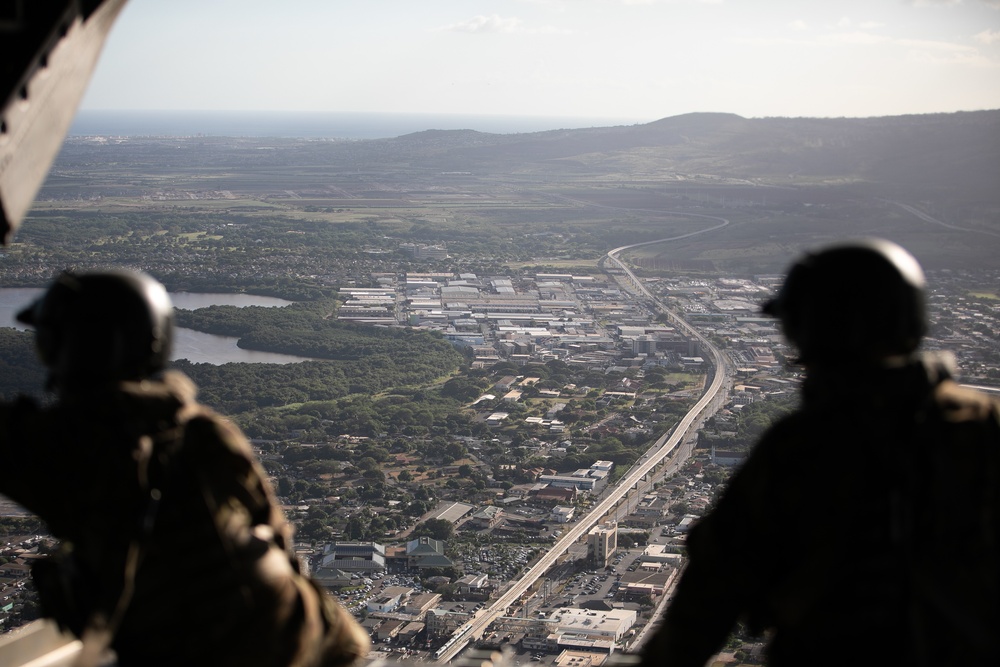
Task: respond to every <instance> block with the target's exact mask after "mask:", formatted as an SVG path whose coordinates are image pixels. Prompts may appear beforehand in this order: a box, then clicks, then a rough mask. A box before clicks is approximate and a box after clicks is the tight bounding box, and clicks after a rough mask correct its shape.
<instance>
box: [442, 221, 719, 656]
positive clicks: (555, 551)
mask: <svg viewBox="0 0 1000 667" xmlns="http://www.w3.org/2000/svg"><path fill="white" fill-rule="evenodd" d="M699 217H708V218H710V217H712V216H699ZM713 219H715V220H718V221H719V223H720V224H718V225H715V226H713V227H711V228H708V229H704V230H701V231H699V232H691V233H688V234H684V235H682V236H676V237H672V238H670V239H660V240H658V241H647V242H645V243H637V244H634V245H628V246H621V247H619V248H615V249H614V250H612V251H610V252H609V253H608V254H607V256H606V260H607V261H609V262H611V263H613V264H614V265H615V266H616V267H618V268H620V269H621V270H622V271H623V273H624V275H625V277H626V280H627V281H628V283H629V285H628V286H629V288H630V289H631V290H632V291H634V292H636V293H638V294H639V295H641V296H642V297H645V298H646V299H649V300H650V301H651V302H652V303H653V304H654V306H655V308H656V309H658V310H660V311H661V312H665V313H667V314H668V315H669V317H670V319H671V322H672V323H673V324H675V325H677V326H678V327H679V328H681V329H682V330H683V331H684V332H685V333H687V334H688V335H690V336H692V337H694V338H696V339H697V340H698V341H699V342H700V343H701V345H702V349H703V350H704V351H705V352H707V353H708V355H709V356H710V358H711V362H712V374H711V380H710V381H709V382H708V384H707V387H706V389H705V392H704V393H703V394H702V396H701V398H699V399H698V402H697V403H695V405H694V407H692V408H691V410H689V411H688V413H687V414H686V415H684V417H683V418H682V419H681V420H680V422H679V423H678V424H677V426H676V427H675V428H673V429H671V430H670V431H668V432H667V433H665V434H663V435H662V436H660V437H659V438H658V439H657V440H656V442H655V443H654V444H653V445H652V446H651V447H650V448H649V450H648V451H647V452H646V454H645V455H644V456H643V457H642V458H641V459H640V460H639V461H638V462H636V463H635V465H633V466H632V468H631V469H630V470H629V471H628V472H627V473H626V474H625V475H624V476H622V478H621V479H620V480H619V482H618V484H617V485H615V486H614V487H613V488H611V489H609V490H608V491H607V492H606V493H605V494H604V496H603V497H602V498H601V500H599V501H598V503H597V504H596V505H595V506H594V507H593V508H592V509H591V510H590V512H588V513H587V514H586V515H585V516H584V517H582V518H581V519H580V520H578V521H576V522H575V523H574V524H571V525H569V526H567V528H566V529H564V534H563V536H562V537H561V538H560V539H559V540H558V541H557V542H556V543H555V544H554V545H553V547H552V548H551V549H549V550H548V551H547V552H546V553H545V554H543V555H542V556H541V557H539V559H538V560H537V561H535V563H534V564H532V565H531V566H530V567H529V568H528V569H527V570H525V571H524V572H523V573H522V575H521V577H520V578H519V579H515V580H514V581H512V582H510V583H509V584H508V585H507V587H506V588H505V589H503V590H502V592H501V594H500V596H499V597H498V598H497V599H496V600H495V601H494V602H493V604H491V605H490V606H489V607H485V608H483V609H481V610H480V611H479V612H477V613H476V615H475V616H474V617H473V618H472V619H471V620H469V621H467V622H466V623H465V624H463V625H462V626H461V627H460V628H458V630H456V631H455V633H454V634H453V635H452V636H451V638H450V639H449V640H448V642H447V643H446V644H445V645H444V646H442V647H441V648H440V649H438V650H437V652H435V654H434V659H435V660H436V661H437V662H439V663H442V664H443V663H446V662H449V661H451V660H452V659H453V658H455V657H456V656H457V655H458V654H459V653H460V652H461V651H462V650H463V649H464V648H465V647H466V646H468V645H469V643H470V642H473V641H475V640H478V639H480V638H481V637H482V636H483V634H484V632H485V631H486V628H487V627H489V625H490V624H491V623H493V621H495V620H496V618H497V617H498V616H504V615H507V610H508V609H509V608H510V607H512V606H514V605H515V604H516V603H517V602H518V601H519V600H520V599H521V597H522V596H523V595H524V594H525V593H526V592H527V591H528V590H529V589H530V588H532V586H534V584H535V583H536V582H537V581H538V580H539V579H540V578H542V577H543V576H544V575H545V573H546V572H547V571H548V570H549V568H551V567H552V566H553V565H555V564H556V561H557V560H558V559H559V557H561V556H562V555H563V554H565V553H566V551H567V550H568V549H569V548H570V546H572V545H573V544H574V543H575V542H577V541H578V540H581V539H584V538H585V536H586V535H587V533H588V532H589V531H590V529H591V528H593V527H594V526H595V525H597V524H598V523H600V522H601V521H602V520H603V519H604V518H605V517H606V516H607V515H609V514H612V513H614V512H615V511H616V510H617V506H618V503H619V502H620V501H621V500H622V499H623V498H626V497H627V494H628V493H629V491H631V490H632V489H633V488H635V489H637V490H639V489H640V488H641V486H640V484H641V483H643V482H646V483H647V484H649V483H651V479H650V480H647V479H646V476H647V475H649V474H650V473H651V472H653V471H654V469H655V468H656V467H657V466H659V465H660V464H661V463H663V462H664V461H665V460H666V459H667V458H668V457H671V456H672V455H673V454H674V453H675V452H679V451H680V445H681V443H683V442H684V439H685V438H686V437H687V435H688V432H689V431H691V430H693V429H694V428H695V427H696V425H699V424H700V420H701V419H703V418H704V416H706V415H708V414H710V413H711V412H712V411H713V410H714V408H716V407H717V406H718V405H720V404H721V402H722V401H723V400H724V398H725V396H726V392H725V391H723V390H724V389H725V388H726V387H727V386H728V383H729V381H730V378H731V375H732V365H731V364H730V363H729V360H728V359H727V358H726V356H725V355H723V354H722V353H721V352H720V351H719V350H718V348H716V347H715V346H714V345H713V344H712V343H711V341H709V340H708V339H707V338H705V337H704V336H703V335H702V334H700V333H699V332H698V331H697V330H696V329H695V328H694V327H692V326H691V325H690V324H688V323H687V322H685V321H684V320H683V319H682V318H681V316H680V315H679V314H677V313H676V312H674V311H671V310H669V309H668V308H666V307H665V306H664V305H663V304H661V303H660V302H659V301H658V300H657V299H656V298H655V297H654V296H653V295H652V294H651V293H650V292H649V290H647V289H646V287H645V285H643V284H642V282H641V281H640V280H639V279H638V278H637V277H636V276H635V274H634V273H632V270H631V269H629V268H628V266H626V265H625V263H624V262H622V261H621V260H620V259H619V258H618V255H619V254H620V253H621V252H623V251H625V250H628V249H630V248H635V247H638V246H643V245H649V244H651V243H662V242H666V241H672V240H676V239H681V238H687V237H689V236H693V235H695V234H703V233H705V232H709V231H712V230H715V229H719V228H721V227H725V226H726V225H728V224H729V221H728V220H725V219H723V218H713Z"/></svg>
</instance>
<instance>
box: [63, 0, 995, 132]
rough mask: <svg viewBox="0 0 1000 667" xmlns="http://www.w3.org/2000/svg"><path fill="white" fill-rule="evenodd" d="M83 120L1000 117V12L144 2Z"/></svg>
mask: <svg viewBox="0 0 1000 667" xmlns="http://www.w3.org/2000/svg"><path fill="white" fill-rule="evenodd" d="M81 108H83V109H91V110H104V109H117V110H133V109H145V110H254V111H334V112H404V113H437V114H485V115H517V116H553V117H556V116H563V117H587V118H602V119H619V120H622V121H634V122H646V121H651V120H656V119H659V118H665V117H668V116H675V115H679V114H684V113H689V112H699V111H714V112H728V113H735V114H739V115H741V116H745V117H766V116H811V117H841V116H847V117H870V116H887V115H898V114H919V113H936V112H952V111H972V110H978V109H997V108H1000V0H835V1H834V0H808V1H807V0H493V1H485V0H423V1H417V0H363V1H354V0H268V1H267V2H264V1H263V0H129V2H128V4H127V5H126V7H125V9H124V11H123V12H122V14H121V16H120V17H119V19H118V22H117V24H116V25H115V27H114V29H113V31H112V34H111V36H110V38H109V39H108V42H107V44H106V46H105V49H104V53H103V56H102V58H101V62H100V63H99V65H98V68H97V71H96V72H95V73H94V77H93V79H92V81H91V85H90V87H89V89H88V92H87V94H86V96H85V97H84V100H83V103H82V105H81Z"/></svg>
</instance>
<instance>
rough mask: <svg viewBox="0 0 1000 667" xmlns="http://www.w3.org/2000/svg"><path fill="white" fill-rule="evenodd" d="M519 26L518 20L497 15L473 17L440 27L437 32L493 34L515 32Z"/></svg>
mask: <svg viewBox="0 0 1000 667" xmlns="http://www.w3.org/2000/svg"><path fill="white" fill-rule="evenodd" d="M520 26H521V19H519V18H503V17H502V16H499V15H497V14H493V15H492V16H482V15H480V16H474V17H473V18H471V19H469V20H467V21H459V22H458V23H449V24H448V25H444V26H441V27H440V28H438V30H441V31H443V32H471V33H495V32H517V31H518V29H519V27H520Z"/></svg>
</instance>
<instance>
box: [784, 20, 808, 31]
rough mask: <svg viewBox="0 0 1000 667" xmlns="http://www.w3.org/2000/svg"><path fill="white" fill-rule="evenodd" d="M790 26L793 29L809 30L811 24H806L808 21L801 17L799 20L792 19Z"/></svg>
mask: <svg viewBox="0 0 1000 667" xmlns="http://www.w3.org/2000/svg"><path fill="white" fill-rule="evenodd" d="M788 27H789V28H791V29H792V30H808V29H809V26H808V25H807V24H806V22H805V21H803V20H801V19H799V20H797V21H792V22H791V23H789V24H788Z"/></svg>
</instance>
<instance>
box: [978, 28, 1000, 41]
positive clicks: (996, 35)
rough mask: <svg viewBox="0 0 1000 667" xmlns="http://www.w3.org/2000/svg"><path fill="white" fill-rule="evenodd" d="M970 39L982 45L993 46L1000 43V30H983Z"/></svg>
mask: <svg viewBox="0 0 1000 667" xmlns="http://www.w3.org/2000/svg"><path fill="white" fill-rule="evenodd" d="M972 39H974V40H976V41H977V42H980V43H982V44H993V43H995V42H1000V30H983V31H982V32H980V33H976V34H975V35H973V36H972Z"/></svg>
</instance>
